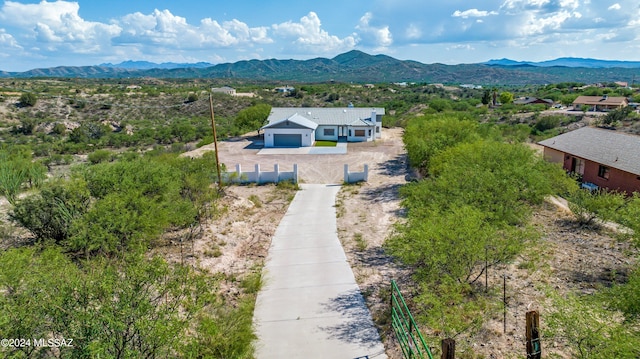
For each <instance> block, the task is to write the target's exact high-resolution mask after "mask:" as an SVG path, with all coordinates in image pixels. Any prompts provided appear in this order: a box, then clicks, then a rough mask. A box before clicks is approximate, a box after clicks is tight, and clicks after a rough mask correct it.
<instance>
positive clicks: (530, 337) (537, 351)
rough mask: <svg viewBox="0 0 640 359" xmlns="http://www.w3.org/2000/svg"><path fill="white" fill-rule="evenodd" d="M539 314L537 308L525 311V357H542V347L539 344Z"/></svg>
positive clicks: (533, 358)
mask: <svg viewBox="0 0 640 359" xmlns="http://www.w3.org/2000/svg"><path fill="white" fill-rule="evenodd" d="M539 327H540V315H539V314H538V311H537V310H532V311H529V312H527V323H526V338H527V359H540V358H541V357H542V347H541V346H540V332H539V331H538V328H539Z"/></svg>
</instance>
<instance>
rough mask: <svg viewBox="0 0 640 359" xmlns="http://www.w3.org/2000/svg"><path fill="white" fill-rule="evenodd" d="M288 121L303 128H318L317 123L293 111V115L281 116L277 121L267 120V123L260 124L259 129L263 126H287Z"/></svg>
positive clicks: (263, 127)
mask: <svg viewBox="0 0 640 359" xmlns="http://www.w3.org/2000/svg"><path fill="white" fill-rule="evenodd" d="M289 123H293V124H294V125H296V126H298V127H303V128H310V129H312V130H315V129H316V128H318V124H317V123H315V122H313V121H310V120H309V119H307V118H304V117H302V116H300V115H298V114H297V113H294V114H293V115H291V116H289V117H287V118H283V119H281V120H279V121H274V122H269V124H267V125H265V126H262V127H261V128H260V129H265V128H287V125H289Z"/></svg>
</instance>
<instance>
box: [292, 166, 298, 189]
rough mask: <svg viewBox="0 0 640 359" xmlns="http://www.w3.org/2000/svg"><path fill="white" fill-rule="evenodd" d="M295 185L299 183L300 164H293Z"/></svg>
mask: <svg viewBox="0 0 640 359" xmlns="http://www.w3.org/2000/svg"><path fill="white" fill-rule="evenodd" d="M293 183H296V184H297V183H298V164H297V163H294V164H293Z"/></svg>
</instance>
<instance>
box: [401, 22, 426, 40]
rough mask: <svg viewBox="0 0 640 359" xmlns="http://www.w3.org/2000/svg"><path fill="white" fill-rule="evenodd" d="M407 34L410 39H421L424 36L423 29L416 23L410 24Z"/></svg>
mask: <svg viewBox="0 0 640 359" xmlns="http://www.w3.org/2000/svg"><path fill="white" fill-rule="evenodd" d="M405 36H406V37H407V38H408V39H410V40H415V39H419V38H420V37H422V29H420V27H419V26H418V25H416V24H409V26H407V29H406V30H405Z"/></svg>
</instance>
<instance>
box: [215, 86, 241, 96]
mask: <svg viewBox="0 0 640 359" xmlns="http://www.w3.org/2000/svg"><path fill="white" fill-rule="evenodd" d="M211 92H213V93H223V94H225V95H230V96H235V95H236V89H234V88H232V87H229V86H222V87H214V88H212V89H211Z"/></svg>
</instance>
